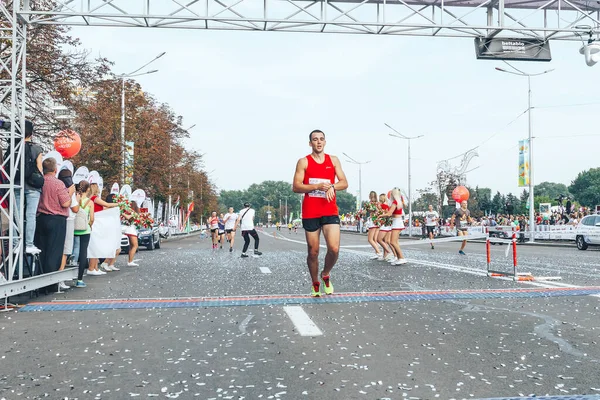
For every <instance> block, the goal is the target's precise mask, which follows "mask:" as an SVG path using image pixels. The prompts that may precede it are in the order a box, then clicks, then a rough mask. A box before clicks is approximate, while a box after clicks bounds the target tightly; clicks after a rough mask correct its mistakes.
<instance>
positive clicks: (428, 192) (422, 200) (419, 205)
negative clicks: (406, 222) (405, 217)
mask: <svg viewBox="0 0 600 400" xmlns="http://www.w3.org/2000/svg"><path fill="white" fill-rule="evenodd" d="M418 192H419V197H417V199H416V200H415V201H413V211H425V210H427V209H428V207H429V205H430V204H431V205H432V206H433V209H434V210H437V208H438V204H439V196H438V195H437V194H436V193H434V192H433V189H432V188H430V187H428V188H426V189H419V190H418Z"/></svg>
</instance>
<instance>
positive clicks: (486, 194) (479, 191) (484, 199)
mask: <svg viewBox="0 0 600 400" xmlns="http://www.w3.org/2000/svg"><path fill="white" fill-rule="evenodd" d="M475 196H476V197H477V202H478V203H479V209H480V210H481V212H482V213H483V214H485V213H488V212H490V210H491V208H492V189H490V188H480V187H479V186H477V187H476V188H475Z"/></svg>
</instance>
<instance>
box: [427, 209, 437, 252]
mask: <svg viewBox="0 0 600 400" xmlns="http://www.w3.org/2000/svg"><path fill="white" fill-rule="evenodd" d="M439 219H440V215H439V214H438V212H437V211H433V206H432V205H431V204H430V205H429V210H427V211H425V226H426V227H427V236H429V239H431V240H433V237H434V232H435V226H436V225H437V222H438V221H439ZM431 248H432V249H433V248H434V247H433V243H431Z"/></svg>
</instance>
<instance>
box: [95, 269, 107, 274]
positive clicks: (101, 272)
mask: <svg viewBox="0 0 600 400" xmlns="http://www.w3.org/2000/svg"><path fill="white" fill-rule="evenodd" d="M96 271H97V272H99V274H98V275H106V272H104V271H102V270H101V269H97V270H96Z"/></svg>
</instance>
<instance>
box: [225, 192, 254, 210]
mask: <svg viewBox="0 0 600 400" xmlns="http://www.w3.org/2000/svg"><path fill="white" fill-rule="evenodd" d="M247 197H248V196H247V194H246V191H245V190H221V193H220V194H219V209H220V210H221V211H225V210H227V209H228V208H229V207H233V208H234V210H235V211H236V212H237V211H239V210H240V209H241V208H242V207H243V204H244V201H246V200H245V199H246V198H247Z"/></svg>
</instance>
